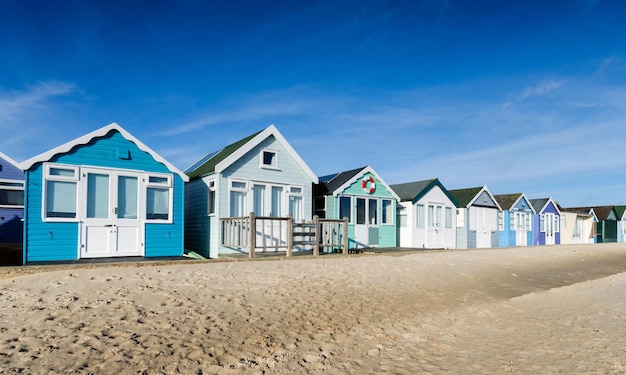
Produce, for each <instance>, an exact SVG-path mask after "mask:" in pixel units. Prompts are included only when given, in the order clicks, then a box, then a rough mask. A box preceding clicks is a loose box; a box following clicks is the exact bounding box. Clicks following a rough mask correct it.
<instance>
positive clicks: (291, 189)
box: [286, 185, 305, 220]
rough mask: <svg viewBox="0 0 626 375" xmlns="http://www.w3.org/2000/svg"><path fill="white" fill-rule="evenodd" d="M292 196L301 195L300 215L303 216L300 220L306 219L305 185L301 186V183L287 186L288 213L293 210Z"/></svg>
mask: <svg viewBox="0 0 626 375" xmlns="http://www.w3.org/2000/svg"><path fill="white" fill-rule="evenodd" d="M294 190H295V191H294ZM298 190H299V191H298ZM291 197H300V215H301V216H302V217H301V218H299V219H300V220H304V219H305V215H304V186H301V185H290V186H288V187H287V194H286V198H287V213H288V214H289V215H291V212H290V210H291ZM293 219H294V220H297V219H298V218H293Z"/></svg>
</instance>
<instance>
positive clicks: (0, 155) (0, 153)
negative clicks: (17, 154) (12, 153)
mask: <svg viewBox="0 0 626 375" xmlns="http://www.w3.org/2000/svg"><path fill="white" fill-rule="evenodd" d="M0 158H2V159H4V160H6V161H7V162H8V163H9V164H11V165H12V166H14V167H15V168H17V169H21V168H20V165H19V163H18V162H16V161H15V160H13V159H11V158H10V157H8V156H7V155H6V154H4V153H2V152H0Z"/></svg>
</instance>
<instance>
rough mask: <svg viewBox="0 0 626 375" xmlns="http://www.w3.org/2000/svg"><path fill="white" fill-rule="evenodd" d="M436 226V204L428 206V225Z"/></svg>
mask: <svg viewBox="0 0 626 375" xmlns="http://www.w3.org/2000/svg"><path fill="white" fill-rule="evenodd" d="M434 226H435V206H431V205H429V206H428V227H429V228H432V227H434Z"/></svg>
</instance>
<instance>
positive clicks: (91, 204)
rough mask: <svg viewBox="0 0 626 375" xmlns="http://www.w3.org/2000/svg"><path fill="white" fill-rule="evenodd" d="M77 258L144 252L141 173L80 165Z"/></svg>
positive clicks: (143, 195) (134, 254) (138, 254)
mask: <svg viewBox="0 0 626 375" xmlns="http://www.w3.org/2000/svg"><path fill="white" fill-rule="evenodd" d="M81 173H82V182H81V183H82V185H83V191H84V196H83V199H82V208H83V215H82V216H83V218H82V220H81V236H80V257H81V258H101V257H116V256H142V255H144V247H143V242H144V228H143V220H142V217H143V216H142V214H141V212H140V211H141V210H140V208H141V207H142V206H141V204H140V202H143V201H145V191H144V190H145V189H141V188H140V186H139V185H140V181H141V176H142V175H141V174H140V173H134V172H127V171H112V170H105V169H95V168H94V169H91V168H83V169H82V170H81Z"/></svg>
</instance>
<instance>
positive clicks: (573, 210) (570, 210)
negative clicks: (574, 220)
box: [559, 207, 595, 219]
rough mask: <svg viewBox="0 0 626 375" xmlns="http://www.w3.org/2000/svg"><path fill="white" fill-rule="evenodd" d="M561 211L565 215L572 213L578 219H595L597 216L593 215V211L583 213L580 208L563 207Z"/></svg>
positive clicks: (560, 208)
mask: <svg viewBox="0 0 626 375" xmlns="http://www.w3.org/2000/svg"><path fill="white" fill-rule="evenodd" d="M559 211H561V214H563V213H571V214H574V215H576V216H578V217H583V218H586V219H587V218H594V217H595V215H594V214H593V211H592V212H591V213H590V212H589V211H583V210H580V209H578V208H563V207H559Z"/></svg>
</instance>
